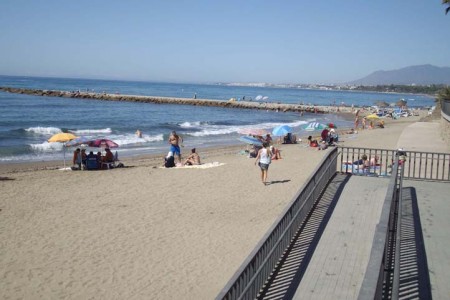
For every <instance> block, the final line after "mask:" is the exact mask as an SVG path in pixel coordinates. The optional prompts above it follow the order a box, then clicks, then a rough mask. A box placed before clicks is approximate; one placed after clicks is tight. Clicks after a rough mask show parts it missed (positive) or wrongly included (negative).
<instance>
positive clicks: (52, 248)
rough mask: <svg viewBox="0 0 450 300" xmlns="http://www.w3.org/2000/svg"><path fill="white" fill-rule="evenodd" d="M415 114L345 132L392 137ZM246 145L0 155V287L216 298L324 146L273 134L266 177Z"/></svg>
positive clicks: (363, 140) (356, 142)
mask: <svg viewBox="0 0 450 300" xmlns="http://www.w3.org/2000/svg"><path fill="white" fill-rule="evenodd" d="M417 121H419V117H410V118H404V119H400V120H393V121H392V122H386V127H385V129H374V130H361V131H360V132H359V133H358V134H354V135H342V136H341V137H340V138H342V139H340V140H341V142H342V145H343V146H356V147H365V148H392V149H395V148H396V146H397V143H398V139H399V137H400V136H401V134H402V131H403V129H404V128H406V127H407V126H409V125H410V124H413V123H415V122H417ZM339 130H344V129H339ZM318 134H320V133H318ZM245 147H246V145H245V144H241V145H236V146H229V147H217V148H212V149H204V150H203V149H201V151H199V154H200V156H201V160H202V163H204V164H206V163H214V162H218V163H221V164H220V165H219V164H217V165H215V166H213V167H211V168H205V169H200V168H198V169H196V168H170V169H165V168H159V167H158V166H160V165H162V156H160V155H149V156H145V157H139V158H133V159H131V160H130V161H128V160H126V159H124V161H125V165H126V166H129V167H126V168H118V169H113V170H104V171H98V172H85V171H78V172H64V171H59V170H54V169H44V170H33V169H31V170H28V171H27V170H25V171H20V170H16V171H14V170H11V172H10V173H6V174H5V173H4V169H3V168H2V166H1V165H0V168H1V169H0V170H1V171H2V172H1V173H0V178H1V180H0V188H1V189H2V198H0V214H1V218H0V228H2V229H3V230H1V231H0V239H1V240H2V241H4V243H2V245H0V251H1V252H2V253H4V256H3V257H2V260H0V270H1V271H0V276H1V277H2V278H3V280H2V283H1V284H0V285H1V286H2V289H1V292H0V294H1V295H3V296H4V297H6V298H21V297H22V298H23V297H31V298H44V299H48V298H55V297H58V298H71V299H75V298H76V299H87V298H104V299H112V298H121V299H135V298H139V299H141V298H142V299H147V298H149V297H150V298H158V299H183V298H189V299H213V298H214V297H215V296H216V295H217V294H218V293H219V291H220V290H221V289H222V288H223V287H224V285H225V284H226V283H227V281H228V280H229V279H230V277H231V276H232V275H233V274H234V273H235V272H236V270H237V268H238V267H239V266H240V265H241V264H242V262H243V261H244V260H245V258H246V257H247V256H248V255H249V253H251V251H252V250H253V249H254V247H255V245H257V243H258V242H259V241H260V239H261V238H262V237H263V236H264V234H265V233H266V232H267V230H268V229H269V228H270V226H271V225H272V224H273V222H274V220H276V218H277V217H278V216H279V215H280V213H281V212H282V211H283V210H284V209H285V207H286V205H288V203H290V201H291V200H292V198H293V197H294V196H295V195H296V193H298V190H299V188H300V187H301V186H302V184H303V183H304V182H305V181H306V180H307V179H308V177H309V176H310V174H311V172H312V171H313V170H314V169H315V168H316V167H317V164H318V163H319V162H320V161H321V159H322V158H323V156H324V155H325V154H326V153H327V150H325V151H318V150H317V148H311V147H308V146H307V144H306V143H305V142H304V141H303V142H302V143H299V144H288V145H286V144H282V145H279V148H280V150H281V153H282V159H281V160H277V161H273V162H272V164H271V166H270V170H269V178H268V179H269V182H270V184H269V185H267V186H265V185H262V184H261V178H260V173H261V172H260V170H259V167H258V166H257V165H256V164H255V159H250V158H247V157H246V156H245V155H242V154H241V151H239V150H243V149H245ZM187 151H188V150H187V149H186V150H185V151H183V152H185V153H186V152H187ZM44 164H48V163H46V162H44ZM59 165H62V162H59ZM5 177H6V178H5ZM149 270H150V271H149Z"/></svg>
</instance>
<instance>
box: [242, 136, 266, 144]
mask: <svg viewBox="0 0 450 300" xmlns="http://www.w3.org/2000/svg"><path fill="white" fill-rule="evenodd" d="M239 140H240V141H241V142H244V143H247V144H250V145H256V146H262V144H263V143H262V142H261V141H260V140H258V139H257V138H254V137H252V136H241V137H240V138H239Z"/></svg>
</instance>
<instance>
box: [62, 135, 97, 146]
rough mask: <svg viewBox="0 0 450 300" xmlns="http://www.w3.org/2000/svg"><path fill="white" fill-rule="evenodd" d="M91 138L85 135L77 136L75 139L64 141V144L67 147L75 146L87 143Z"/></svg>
mask: <svg viewBox="0 0 450 300" xmlns="http://www.w3.org/2000/svg"><path fill="white" fill-rule="evenodd" d="M91 140H92V139H91V138H88V137H85V136H79V137H77V138H76V139H73V140H71V141H68V142H67V143H66V146H67V147H75V146H81V145H87V143H88V142H89V141H91Z"/></svg>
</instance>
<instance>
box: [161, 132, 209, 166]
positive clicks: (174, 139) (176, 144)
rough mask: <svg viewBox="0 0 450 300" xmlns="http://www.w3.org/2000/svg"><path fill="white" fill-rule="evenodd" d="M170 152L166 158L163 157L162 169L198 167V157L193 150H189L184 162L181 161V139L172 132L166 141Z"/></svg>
mask: <svg viewBox="0 0 450 300" xmlns="http://www.w3.org/2000/svg"><path fill="white" fill-rule="evenodd" d="M168 142H169V145H170V150H169V153H168V154H167V156H166V157H164V167H166V168H173V167H176V166H180V167H181V166H187V165H200V155H198V153H197V151H196V149H195V148H192V149H191V154H189V156H188V157H187V158H186V159H185V160H184V162H183V161H182V160H181V148H180V147H183V138H182V137H181V136H180V135H178V134H177V133H176V131H172V132H171V133H170V135H169V139H168ZM175 156H176V157H177V162H176V163H175Z"/></svg>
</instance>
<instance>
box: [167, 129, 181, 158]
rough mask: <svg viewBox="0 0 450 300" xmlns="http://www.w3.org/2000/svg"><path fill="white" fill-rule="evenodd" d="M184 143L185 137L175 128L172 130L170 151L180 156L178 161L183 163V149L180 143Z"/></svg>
mask: <svg viewBox="0 0 450 300" xmlns="http://www.w3.org/2000/svg"><path fill="white" fill-rule="evenodd" d="M181 143H183V138H182V137H181V136H179V135H178V134H177V133H176V132H175V130H174V131H172V132H171V133H170V135H169V144H170V151H171V152H172V153H173V155H174V156H175V155H176V156H177V157H178V163H179V164H180V165H181V150H180V144H181Z"/></svg>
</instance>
